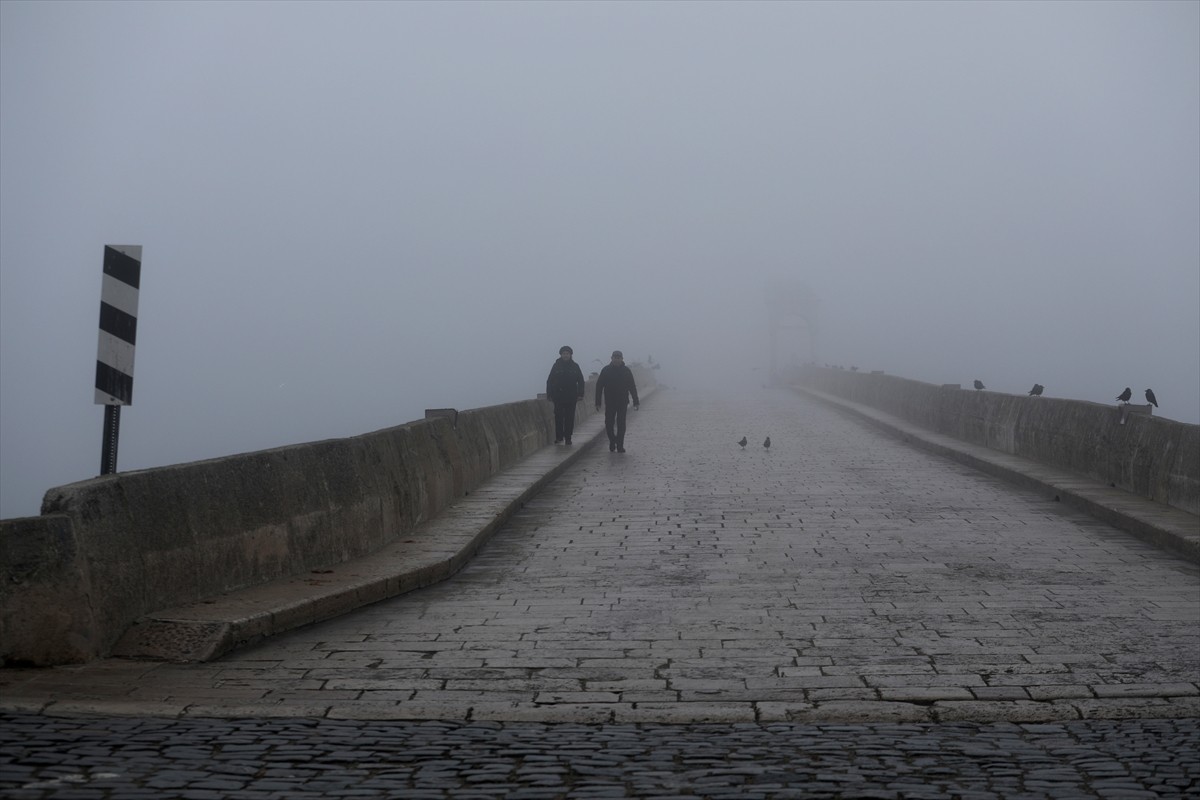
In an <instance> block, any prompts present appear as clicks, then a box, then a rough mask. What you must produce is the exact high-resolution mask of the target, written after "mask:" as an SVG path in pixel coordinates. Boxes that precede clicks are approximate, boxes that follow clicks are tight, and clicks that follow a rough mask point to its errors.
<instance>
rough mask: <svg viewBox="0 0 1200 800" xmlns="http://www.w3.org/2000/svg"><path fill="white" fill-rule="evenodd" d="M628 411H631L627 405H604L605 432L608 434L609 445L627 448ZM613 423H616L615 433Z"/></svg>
mask: <svg viewBox="0 0 1200 800" xmlns="http://www.w3.org/2000/svg"><path fill="white" fill-rule="evenodd" d="M627 411H629V406H628V405H626V404H625V403H622V404H620V405H612V404H609V403H605V404H604V431H605V433H607V434H608V443H609V445H616V446H617V447H621V448H624V447H625V414H626V412H627ZM613 423H616V430H615V431H614V430H613Z"/></svg>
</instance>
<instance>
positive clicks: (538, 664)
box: [0, 390, 1200, 798]
mask: <svg viewBox="0 0 1200 800" xmlns="http://www.w3.org/2000/svg"><path fill="white" fill-rule="evenodd" d="M743 435H745V436H747V437H748V438H749V439H750V440H751V444H750V445H749V446H748V447H747V448H746V449H745V450H742V449H741V448H739V447H738V446H737V445H736V443H735V442H736V440H737V439H739V438H741V436H743ZM766 435H770V436H771V438H772V443H773V446H772V448H771V449H770V450H769V451H768V450H765V449H764V448H762V446H761V444H760V443H761V441H762V439H763V438H764V437H765V436H766ZM626 447H627V449H628V451H629V452H628V453H626V454H615V453H608V452H607V449H606V448H597V449H595V450H594V451H592V452H590V453H588V454H587V455H586V456H585V457H584V459H583V460H581V461H580V462H579V463H578V464H576V465H575V466H574V467H572V468H571V469H570V470H569V471H568V472H567V473H566V474H564V475H563V476H562V477H560V478H559V479H558V480H556V481H555V482H554V483H553V484H552V485H551V486H550V487H549V488H548V489H547V490H545V491H544V492H543V493H542V494H540V495H539V496H538V497H537V498H535V499H534V500H533V501H532V502H530V503H529V504H527V506H526V507H525V508H524V510H523V511H521V512H520V513H519V514H518V515H517V516H516V517H515V518H514V519H513V520H512V521H511V523H510V524H509V525H508V526H507V527H506V528H505V529H504V530H502V531H501V532H500V533H498V534H497V535H496V537H495V538H494V539H493V540H492V541H491V542H490V543H489V544H488V545H487V546H486V547H485V548H484V549H483V550H482V551H481V553H480V554H479V555H478V556H477V557H476V558H475V559H474V560H473V561H472V562H471V563H470V564H469V565H468V566H467V567H466V568H465V569H464V570H463V571H462V572H461V573H459V574H458V575H457V576H455V577H454V578H452V579H451V580H449V581H446V582H444V583H442V584H439V585H437V586H434V587H430V588H428V589H425V590H422V591H419V592H414V593H412V594H409V595H405V596H401V597H398V598H395V599H393V600H390V601H386V602H383V603H379V604H376V605H374V606H371V607H368V608H366V609H363V610H362V611H359V612H356V613H354V614H350V615H347V616H345V617H342V618H339V619H336V620H331V621H329V622H326V623H322V624H319V625H315V626H312V627H309V628H306V629H303V630H299V631H295V632H293V633H290V634H287V635H283V636H280V637H277V638H276V639H274V640H270V641H267V642H265V643H263V644H261V645H259V646H257V647H254V648H249V649H247V650H244V651H241V652H236V653H233V654H230V655H229V656H227V657H225V658H223V659H221V660H219V661H217V662H213V663H209V664H200V665H172V664H156V663H149V662H129V661H116V660H110V661H105V662H101V663H98V664H94V665H88V666H85V667H79V668H70V669H56V670H41V671H25V670H16V671H11V670H5V671H4V673H2V674H0V699H2V700H3V704H2V706H0V707H3V708H6V709H9V712H10V713H9V715H8V716H6V717H4V718H3V720H0V722H3V730H4V733H3V737H4V738H0V743H2V744H3V750H2V751H0V753H2V755H0V793H4V792H7V793H8V794H11V795H12V796H17V797H76V796H77V797H109V796H111V797H136V796H147V797H149V796H156V797H161V796H178V797H288V796H297V795H301V794H303V793H305V792H315V791H320V792H321V793H322V794H326V795H329V796H334V797H337V796H346V797H351V796H354V797H389V796H391V797H406V798H407V797H414V798H415V797H451V796H453V797H471V796H478V797H512V798H518V797H529V798H537V797H669V796H681V797H725V796H729V797H735V796H736V797H823V796H829V797H838V796H844V797H964V798H966V797H980V798H982V797H1006V798H1007V797H1030V798H1033V797H1048V798H1049V797H1053V798H1060V797H1114V798H1121V797H1131V798H1137V797H1179V796H1200V783H1198V782H1200V765H1198V763H1197V757H1196V755H1195V753H1196V751H1197V746H1198V745H1200V741H1198V739H1197V736H1198V728H1200V722H1198V719H1200V688H1198V686H1197V681H1198V680H1200V578H1198V573H1197V569H1196V568H1195V567H1194V566H1193V565H1190V564H1188V563H1186V562H1184V561H1181V560H1179V559H1176V558H1174V557H1172V556H1170V555H1168V554H1165V553H1162V552H1160V551H1158V550H1156V549H1154V548H1153V547H1151V546H1150V545H1147V544H1145V543H1143V542H1141V541H1138V540H1136V539H1134V538H1132V537H1130V536H1128V535H1126V534H1124V533H1121V532H1120V531H1117V530H1115V529H1113V528H1110V527H1109V526H1107V525H1104V524H1102V523H1099V522H1097V521H1095V520H1093V519H1091V518H1089V517H1086V516H1083V515H1082V514H1080V513H1077V512H1073V511H1070V510H1067V509H1064V508H1063V507H1061V506H1060V505H1058V504H1055V503H1053V502H1049V501H1047V500H1044V499H1042V498H1040V497H1037V496H1034V495H1031V494H1028V493H1024V492H1022V491H1020V490H1018V489H1015V488H1013V487H1011V486H1009V485H1007V484H1004V483H1002V482H1000V481H998V480H996V479H993V478H989V477H987V476H983V475H980V474H978V473H975V472H973V471H971V470H969V469H967V468H965V467H962V466H960V465H957V464H955V463H952V462H949V461H946V460H943V459H940V458H938V457H936V456H932V455H929V454H926V453H924V452H922V451H919V450H915V449H911V448H909V447H907V446H905V445H903V444H902V443H900V442H898V441H896V440H893V439H890V438H888V437H886V436H883V435H881V434H879V433H877V432H875V431H873V430H870V429H867V428H864V427H861V426H859V425H858V424H856V423H854V422H852V421H850V420H848V419H846V418H844V417H842V416H841V415H839V414H838V413H837V412H836V411H833V410H830V409H828V408H826V407H824V406H822V405H820V404H817V403H815V402H813V401H809V400H805V399H803V398H800V397H797V396H796V395H793V394H790V393H788V392H784V391H762V392H759V393H751V394H750V396H742V397H739V398H737V399H725V400H721V399H711V398H710V399H704V398H699V397H695V396H692V395H690V394H688V393H686V392H682V391H678V390H668V391H663V392H660V393H659V394H658V395H657V396H656V397H654V398H653V399H652V400H651V401H649V402H648V403H647V404H646V405H645V406H643V408H642V410H640V411H638V412H631V414H630V430H629V435H628V437H627V442H626ZM21 712H41V713H40V714H39V713H28V714H26V713H21ZM93 715H98V716H93ZM116 715H122V716H116ZM124 715H135V716H132V717H131V716H124ZM146 715H153V716H157V717H175V718H176V719H162V718H149V717H147V716H146ZM297 718H305V719H297ZM429 720H442V721H440V722H430V721H429ZM105 776H108V777H105ZM106 782H107V783H106ZM155 782H158V783H157V784H156V783H155ZM172 782H174V784H173V785H171V784H172ZM156 786H157V788H156ZM135 789H136V790H138V791H141V792H142V794H138V793H137V791H135ZM156 792H157V793H156ZM163 792H166V794H163Z"/></svg>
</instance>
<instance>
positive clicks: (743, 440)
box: [738, 436, 746, 450]
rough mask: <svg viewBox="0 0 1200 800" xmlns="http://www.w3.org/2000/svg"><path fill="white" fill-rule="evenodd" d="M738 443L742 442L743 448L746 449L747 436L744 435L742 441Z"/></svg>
mask: <svg viewBox="0 0 1200 800" xmlns="http://www.w3.org/2000/svg"><path fill="white" fill-rule="evenodd" d="M738 444H740V445H741V446H742V449H743V450H745V449H746V437H745V436H743V437H742V440H741V441H740V442H738Z"/></svg>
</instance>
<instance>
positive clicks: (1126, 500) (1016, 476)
mask: <svg viewBox="0 0 1200 800" xmlns="http://www.w3.org/2000/svg"><path fill="white" fill-rule="evenodd" d="M791 388H792V389H793V390H794V391H796V392H799V393H801V394H803V395H806V396H808V397H811V398H813V399H815V400H818V401H820V402H822V403H825V404H826V405H829V406H832V407H834V408H836V409H838V410H840V411H842V412H844V413H846V414H847V415H849V416H851V417H854V418H855V419H857V420H859V421H860V422H865V423H867V424H869V425H871V426H873V427H875V428H878V429H880V430H883V431H885V432H887V433H889V434H891V435H892V436H895V437H897V438H899V439H900V440H901V441H903V442H905V443H907V444H911V445H913V446H915V447H919V448H921V449H923V450H926V451H929V452H931V453H935V454H937V455H940V456H944V457H946V458H949V459H951V460H953V461H957V462H958V463H960V464H964V465H966V466H969V467H971V468H973V469H977V470H979V471H980V472H983V473H986V474H988V475H992V476H994V477H997V478H1001V479H1003V480H1005V481H1008V482H1009V483H1013V484H1015V485H1017V486H1020V487H1022V488H1024V489H1028V490H1030V491H1033V492H1036V493H1038V494H1041V495H1044V496H1047V497H1053V498H1054V500H1056V501H1059V502H1062V503H1064V504H1066V505H1068V506H1071V507H1073V508H1077V509H1079V510H1080V511H1083V512H1084V513H1086V514H1089V515H1090V516H1092V517H1095V518H1096V519H1098V520H1101V521H1102V522H1106V523H1108V524H1109V525H1112V526H1113V527H1115V528H1119V529H1120V530H1123V531H1125V532H1126V533H1131V534H1133V535H1134V536H1136V537H1137V538H1139V539H1141V540H1143V541H1146V542H1149V543H1150V544H1153V545H1155V546H1156V547H1159V548H1160V549H1162V550H1165V551H1167V552H1169V553H1171V554H1172V555H1174V556H1177V557H1179V558H1183V559H1186V560H1187V561H1190V562H1192V563H1193V564H1200V518H1197V517H1195V516H1192V515H1191V514H1189V513H1187V512H1186V511H1181V510H1179V509H1176V508H1171V507H1170V506H1166V505H1163V504H1162V503H1156V502H1154V501H1153V500H1149V499H1146V498H1143V497H1138V496H1136V495H1133V494H1130V493H1129V492H1125V491H1122V490H1120V489H1115V488H1112V487H1108V486H1104V485H1103V484H1101V483H1099V482H1097V481H1094V480H1091V479H1089V478H1085V477H1082V476H1080V475H1075V474H1073V473H1069V472H1066V471H1064V470H1061V469H1056V468H1054V467H1049V466H1046V465H1044V464H1039V463H1037V462H1035V461H1030V460H1028V459H1024V458H1020V457H1018V456H1012V455H1009V454H1007V453H1002V452H1000V451H998V450H992V449H990V448H987V447H983V446H981V445H976V444H971V443H970V442H964V441H961V440H958V439H955V438H953V437H950V436H946V435H944V434H940V433H935V432H933V431H930V430H928V429H926V428H922V427H920V426H917V425H914V424H912V423H909V422H905V421H903V420H901V419H898V418H896V417H894V416H891V415H890V414H887V413H885V412H883V411H879V410H877V409H874V408H871V407H869V406H865V405H862V404H861V403H855V402H852V401H850V400H844V399H842V398H840V397H837V396H835V395H831V394H826V393H825V392H821V391H818V390H816V389H810V388H808V387H806V386H792V387H791Z"/></svg>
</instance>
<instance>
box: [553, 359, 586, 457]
mask: <svg viewBox="0 0 1200 800" xmlns="http://www.w3.org/2000/svg"><path fill="white" fill-rule="evenodd" d="M574 354H575V351H574V350H572V349H571V348H570V347H567V346H566V345H563V346H562V347H560V348H558V360H557V361H555V362H554V364H552V365H551V367H550V374H549V375H548V376H547V377H546V397H547V398H549V400H550V402H552V403H554V443H555V444H558V443H559V442H561V441H563V440H564V439H565V440H566V443H567V444H570V443H571V434H572V433H574V432H575V404H576V403H578V402H579V401H580V400H582V399H583V389H584V383H583V370H581V369H580V368H579V365H578V364H576V363H575V362H574V361H573V360H572V357H573V356H574Z"/></svg>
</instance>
